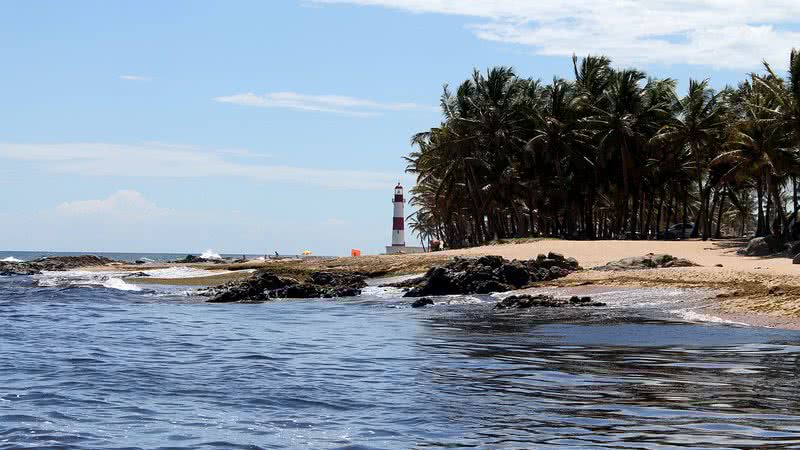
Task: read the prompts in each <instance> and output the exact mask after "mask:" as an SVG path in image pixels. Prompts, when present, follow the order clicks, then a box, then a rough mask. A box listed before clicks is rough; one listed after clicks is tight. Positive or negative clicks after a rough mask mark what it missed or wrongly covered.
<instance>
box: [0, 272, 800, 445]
mask: <svg viewBox="0 0 800 450" xmlns="http://www.w3.org/2000/svg"><path fill="white" fill-rule="evenodd" d="M154 289H155V290H154ZM612 294H613V293H612ZM612 294H607V295H606V296H607V297H609V298H610V297H613V295H612ZM615 295H617V297H616V298H617V303H614V302H613V301H610V302H609V308H608V309H606V310H602V311H600V310H598V311H589V310H582V312H576V311H575V310H574V309H573V310H569V311H566V310H563V311H561V310H555V309H551V310H547V311H531V312H528V313H521V314H520V313H511V314H496V313H494V312H493V311H492V309H491V306H492V302H493V301H494V300H496V299H493V298H486V297H482V298H463V297H452V298H446V299H441V300H440V301H439V303H438V304H437V305H435V306H434V307H430V308H424V309H411V308H409V307H408V302H407V301H406V300H405V299H401V298H399V297H398V296H397V293H396V292H393V291H391V290H381V289H379V288H368V289H367V293H366V295H365V296H364V297H362V298H359V299H342V300H338V301H331V300H299V301H279V302H273V303H269V304H259V305H241V304H228V305H220V304H205V303H202V300H201V299H198V298H196V297H192V296H187V295H184V294H183V293H180V292H176V291H170V290H168V289H167V288H164V290H162V291H158V288H157V287H154V288H152V289H151V288H149V287H148V288H147V289H143V290H141V291H131V290H121V289H110V288H108V287H104V286H102V285H101V286H70V285H66V286H44V287H42V286H39V285H37V284H36V282H35V280H32V279H31V277H0V449H41V448H49V449H96V448H103V449H130V448H148V449H165V448H170V449H197V448H207V449H212V448H226V449H228V448H232V449H260V448H326V449H327V448H341V449H367V448H385V449H398V448H444V447H446V448H492V449H494V448H537V449H547V448H570V449H584V448H586V449H589V448H593V449H594V448H630V449H668V448H681V449H684V448H790V447H798V446H800V376H799V375H800V373H798V372H799V369H800V366H799V365H798V355H800V334H798V333H797V332H790V331H781V330H774V329H765V328H756V327H741V326H732V325H730V324H719V323H716V324H715V323H686V322H681V321H679V320H678V319H677V318H675V317H672V318H670V317H669V316H668V315H664V314H661V313H659V314H661V315H659V314H656V313H652V312H647V311H646V310H643V309H642V308H640V307H632V306H630V305H628V306H626V303H625V302H626V300H625V299H626V298H633V297H636V296H634V295H632V294H630V293H625V294H619V293H618V294H615ZM648 296H649V297H653V298H655V297H659V296H662V297H664V298H672V299H674V298H675V297H676V294H675V293H674V292H661V293H659V292H658V291H643V292H640V293H639V296H638V298H639V300H637V301H640V300H641V298H642V297H644V298H647V297H648ZM609 298H607V299H606V300H609ZM656 300H657V299H656ZM662 300H663V299H662ZM664 301H666V300H664ZM655 303H658V302H657V301H656V302H655ZM667 309H669V308H667ZM662 310H664V309H663V308H662ZM643 311H645V312H643Z"/></svg>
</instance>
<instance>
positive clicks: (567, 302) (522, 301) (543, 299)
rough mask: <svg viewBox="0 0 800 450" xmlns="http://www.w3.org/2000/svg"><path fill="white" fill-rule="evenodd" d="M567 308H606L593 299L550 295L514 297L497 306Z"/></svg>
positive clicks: (496, 306) (496, 305)
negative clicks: (562, 297) (561, 297)
mask: <svg viewBox="0 0 800 450" xmlns="http://www.w3.org/2000/svg"><path fill="white" fill-rule="evenodd" d="M565 306H582V307H598V306H606V304H605V303H602V302H594V301H592V298H591V297H578V296H572V297H570V298H569V299H560V298H555V297H552V296H550V295H542V294H539V295H512V296H510V297H506V298H504V299H503V300H500V301H499V302H497V304H495V306H494V307H495V309H528V308H561V307H565Z"/></svg>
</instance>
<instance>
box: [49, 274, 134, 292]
mask: <svg viewBox="0 0 800 450" xmlns="http://www.w3.org/2000/svg"><path fill="white" fill-rule="evenodd" d="M124 275H125V273H124V272H88V271H85V270H68V271H65V272H50V271H44V272H42V273H41V274H39V275H34V276H33V279H34V281H35V282H36V284H37V285H39V286H40V287H104V288H107V289H117V290H120V291H141V290H142V288H140V287H139V286H136V285H133V284H128V283H126V282H125V280H123V279H122V276H124Z"/></svg>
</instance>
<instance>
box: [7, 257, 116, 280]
mask: <svg viewBox="0 0 800 450" xmlns="http://www.w3.org/2000/svg"><path fill="white" fill-rule="evenodd" d="M112 262H115V261H114V260H113V259H109V258H106V257H103V256H96V255H80V256H46V257H44V258H39V259H36V260H33V261H22V262H9V261H0V275H36V274H39V273H42V272H43V271H64V270H72V269H77V268H80V267H88V266H102V265H105V264H108V263H112Z"/></svg>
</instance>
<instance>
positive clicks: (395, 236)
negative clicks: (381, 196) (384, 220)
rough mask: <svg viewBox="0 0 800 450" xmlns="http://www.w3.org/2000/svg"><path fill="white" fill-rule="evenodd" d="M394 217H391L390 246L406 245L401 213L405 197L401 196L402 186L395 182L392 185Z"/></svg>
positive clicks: (403, 219) (403, 218) (403, 217)
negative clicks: (395, 184) (393, 185)
mask: <svg viewBox="0 0 800 450" xmlns="http://www.w3.org/2000/svg"><path fill="white" fill-rule="evenodd" d="M392 203H393V204H394V217H393V218H392V247H405V246H406V236H405V234H406V232H405V223H406V219H405V216H404V215H403V206H404V205H405V199H404V198H403V186H401V185H400V183H397V186H395V187H394V198H393V199H392Z"/></svg>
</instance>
